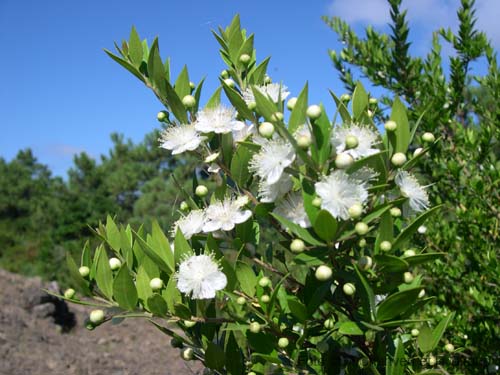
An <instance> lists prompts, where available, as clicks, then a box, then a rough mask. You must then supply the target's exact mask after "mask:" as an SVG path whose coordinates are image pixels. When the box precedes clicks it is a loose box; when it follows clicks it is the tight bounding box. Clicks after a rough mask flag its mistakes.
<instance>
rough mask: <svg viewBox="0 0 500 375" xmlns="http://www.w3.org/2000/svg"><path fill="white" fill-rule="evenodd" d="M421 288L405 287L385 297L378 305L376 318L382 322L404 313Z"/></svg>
mask: <svg viewBox="0 0 500 375" xmlns="http://www.w3.org/2000/svg"><path fill="white" fill-rule="evenodd" d="M422 289H423V288H422V287H417V288H412V289H406V290H403V291H401V292H397V293H394V294H392V295H390V296H389V297H387V298H386V299H385V300H383V301H382V302H381V303H380V304H379V305H378V308H377V320H378V321H380V322H383V321H385V320H390V319H393V318H395V317H397V316H398V315H399V314H402V313H404V312H405V311H406V310H408V309H409V308H410V307H411V305H412V304H413V303H414V302H415V301H416V300H417V298H418V295H419V293H420V291H421V290H422Z"/></svg>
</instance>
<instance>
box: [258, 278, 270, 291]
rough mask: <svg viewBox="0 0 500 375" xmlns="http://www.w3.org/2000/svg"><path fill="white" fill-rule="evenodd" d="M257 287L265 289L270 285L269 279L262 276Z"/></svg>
mask: <svg viewBox="0 0 500 375" xmlns="http://www.w3.org/2000/svg"><path fill="white" fill-rule="evenodd" d="M259 285H260V286H261V287H263V288H266V287H268V286H270V285H271V280H270V279H269V277H266V276H264V277H262V278H260V280H259Z"/></svg>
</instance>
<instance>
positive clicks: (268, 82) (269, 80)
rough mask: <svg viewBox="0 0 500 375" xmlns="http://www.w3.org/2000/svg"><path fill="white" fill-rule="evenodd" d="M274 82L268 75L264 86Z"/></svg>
mask: <svg viewBox="0 0 500 375" xmlns="http://www.w3.org/2000/svg"><path fill="white" fill-rule="evenodd" d="M272 82H273V80H272V79H271V77H269V76H268V75H267V74H266V76H265V77H264V84H265V85H268V84H270V83H272Z"/></svg>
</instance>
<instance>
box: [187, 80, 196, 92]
mask: <svg viewBox="0 0 500 375" xmlns="http://www.w3.org/2000/svg"><path fill="white" fill-rule="evenodd" d="M189 88H190V89H191V90H194V89H195V88H196V83H194V82H193V81H189Z"/></svg>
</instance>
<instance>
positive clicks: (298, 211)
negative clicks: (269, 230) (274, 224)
mask: <svg viewBox="0 0 500 375" xmlns="http://www.w3.org/2000/svg"><path fill="white" fill-rule="evenodd" d="M273 212H274V213H275V214H277V215H280V216H282V217H284V218H285V219H288V220H290V221H291V222H292V223H295V224H298V225H300V226H301V227H302V228H309V227H310V226H311V222H310V221H309V218H308V216H307V213H306V210H305V208H304V199H303V198H302V194H301V193H300V192H294V193H291V194H289V195H288V196H287V197H285V198H283V199H281V200H280V201H279V202H278V203H277V205H276V208H275V209H274V210H273Z"/></svg>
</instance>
